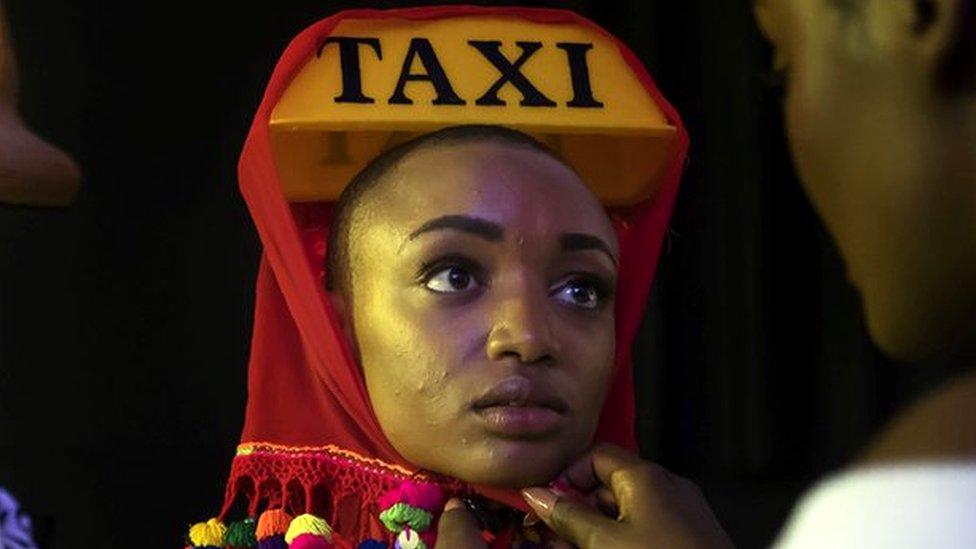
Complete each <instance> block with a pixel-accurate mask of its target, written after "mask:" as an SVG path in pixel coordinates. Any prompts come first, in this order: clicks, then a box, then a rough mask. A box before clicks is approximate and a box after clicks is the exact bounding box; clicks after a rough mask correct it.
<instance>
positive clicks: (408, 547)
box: [393, 528, 427, 549]
mask: <svg viewBox="0 0 976 549" xmlns="http://www.w3.org/2000/svg"><path fill="white" fill-rule="evenodd" d="M393 547H394V549H427V544H426V543H424V540H422V539H420V534H418V533H417V532H414V531H413V530H411V529H410V528H404V529H403V531H402V532H400V535H398V536H397V539H396V543H394V545H393Z"/></svg>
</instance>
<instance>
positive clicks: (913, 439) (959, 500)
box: [775, 373, 976, 549]
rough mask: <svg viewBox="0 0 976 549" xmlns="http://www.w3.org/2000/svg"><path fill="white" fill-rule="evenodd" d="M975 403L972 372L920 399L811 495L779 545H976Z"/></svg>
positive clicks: (794, 548) (792, 548)
mask: <svg viewBox="0 0 976 549" xmlns="http://www.w3.org/2000/svg"><path fill="white" fill-rule="evenodd" d="M974 410H976V374H973V373H969V374H966V375H965V376H962V377H960V378H957V379H954V380H952V381H950V382H948V383H946V384H944V385H943V386H942V387H940V388H938V389H936V390H935V391H933V392H931V393H930V394H928V395H927V396H925V397H923V398H922V399H920V400H919V401H918V402H916V403H915V404H914V405H912V406H911V407H909V408H908V409H906V410H905V411H904V412H902V413H901V414H899V416H898V417H897V418H896V419H895V420H894V421H893V422H892V423H891V424H890V425H889V426H888V427H887V428H886V429H884V430H883V431H882V433H881V435H880V436H879V437H877V439H876V440H875V442H874V443H873V444H871V445H870V446H869V447H868V449H867V450H866V452H865V453H864V455H863V456H862V458H861V460H860V461H859V462H858V463H857V464H855V465H854V466H852V467H851V468H849V469H847V470H845V471H842V472H840V473H837V474H835V475H832V476H829V477H827V478H826V479H824V480H822V481H821V482H819V483H818V484H817V485H816V486H814V487H813V489H811V490H810V491H809V492H807V494H806V495H804V497H803V498H802V499H801V500H800V502H799V504H798V505H797V506H796V508H795V510H794V512H793V515H792V517H791V518H790V520H789V522H788V523H787V525H786V527H785V528H784V529H783V531H782V533H781V534H780V536H779V539H778V541H777V542H776V544H775V547H776V548H777V549H799V548H805V547H810V548H813V547H833V548H843V547H949V548H951V547H976V520H974V519H976V415H974V414H973V411H974Z"/></svg>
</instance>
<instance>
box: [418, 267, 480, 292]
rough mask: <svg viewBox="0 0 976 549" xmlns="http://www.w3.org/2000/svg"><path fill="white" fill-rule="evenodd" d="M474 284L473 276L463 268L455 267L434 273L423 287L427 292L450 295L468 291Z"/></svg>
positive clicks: (475, 282)
mask: <svg viewBox="0 0 976 549" xmlns="http://www.w3.org/2000/svg"><path fill="white" fill-rule="evenodd" d="M476 284H477V281H476V280H475V278H474V275H472V274H471V273H470V272H469V271H468V270H466V269H464V268H463V267H458V266H456V265H455V266H452V267H446V268H444V269H441V270H439V271H436V272H434V273H433V275H432V276H431V277H430V278H428V279H427V282H426V283H425V284H424V285H425V286H426V287H427V289H428V290H431V291H434V292H437V293H441V294H450V293H456V292H463V291H466V290H470V289H471V288H474V287H475V285H476Z"/></svg>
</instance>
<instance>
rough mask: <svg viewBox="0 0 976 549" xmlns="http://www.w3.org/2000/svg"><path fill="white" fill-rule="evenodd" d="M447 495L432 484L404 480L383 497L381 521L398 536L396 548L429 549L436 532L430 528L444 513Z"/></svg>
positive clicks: (381, 500)
mask: <svg viewBox="0 0 976 549" xmlns="http://www.w3.org/2000/svg"><path fill="white" fill-rule="evenodd" d="M444 500H445V497H444V492H443V490H441V488H440V486H438V485H436V484H433V483H416V482H411V481H404V482H403V483H401V484H400V486H398V487H397V488H395V489H393V490H390V491H389V492H387V493H386V494H384V495H383V497H382V498H380V509H381V512H380V516H379V518H380V521H381V522H382V523H383V525H384V526H386V529H387V530H389V531H390V532H392V533H394V534H397V538H396V541H395V542H394V545H393V547H394V548H395V549H428V548H431V547H433V546H434V542H435V540H436V532H434V531H433V530H431V526H432V525H433V524H434V523H436V522H437V519H438V518H439V517H440V513H441V512H442V511H443V510H444Z"/></svg>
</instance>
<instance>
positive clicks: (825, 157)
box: [529, 0, 976, 548]
mask: <svg viewBox="0 0 976 549" xmlns="http://www.w3.org/2000/svg"><path fill="white" fill-rule="evenodd" d="M755 11H756V15H757V19H758V21H759V24H760V26H761V27H762V30H763V32H764V34H765V35H766V36H767V37H768V39H769V40H770V42H771V43H772V45H773V47H774V49H775V52H776V62H775V63H776V68H777V69H778V70H782V71H783V72H784V74H785V76H786V83H787V92H786V101H785V109H784V114H785V119H786V128H787V134H788V139H789V143H790V147H791V150H792V154H793V157H794V161H795V163H796V166H797V168H798V171H799V175H800V178H801V180H802V182H803V185H804V188H805V190H806V192H807V194H808V196H809V197H810V200H811V201H812V202H813V205H814V206H815V208H816V209H817V211H818V213H819V214H820V215H821V216H822V217H823V219H824V222H825V223H826V225H827V228H828V229H829V231H830V232H831V234H832V235H833V236H834V238H835V239H836V240H837V243H838V245H839V247H840V250H841V252H842V254H843V256H844V259H845V261H846V263H847V272H848V277H849V278H850V280H851V282H852V283H853V284H854V285H855V286H856V287H857V288H858V290H859V291H860V292H861V295H862V297H863V302H864V310H865V314H866V317H867V321H868V327H869V330H870V333H871V336H872V338H873V339H874V341H875V342H876V343H877V344H878V345H879V346H880V348H881V349H882V350H883V351H884V352H885V353H887V354H888V355H890V356H892V357H894V358H898V359H906V360H912V359H919V358H923V357H926V356H931V355H934V354H940V353H951V352H953V351H956V352H958V350H959V349H960V348H962V346H964V345H966V344H971V342H972V339H973V333H974V316H976V154H974V151H976V4H974V2H972V1H970V0H759V1H757V2H756V3H755ZM974 409H976V375H973V374H972V373H971V372H969V373H966V374H964V375H962V376H961V377H959V378H957V379H954V380H951V381H950V382H948V383H946V384H945V385H944V386H943V387H941V388H939V389H937V390H936V391H934V392H932V393H931V394H929V395H928V396H926V397H924V398H922V399H920V400H919V401H918V402H916V403H915V404H914V405H912V406H910V407H909V408H908V409H906V410H903V411H902V412H901V413H900V414H898V416H897V417H896V418H895V420H894V421H892V422H891V424H890V425H889V426H888V427H887V428H886V429H884V430H883V431H882V433H881V434H880V435H879V436H878V437H876V439H875V440H874V441H872V442H871V443H870V444H869V445H868V447H867V448H866V450H865V451H864V452H863V454H862V455H861V456H860V458H859V459H857V460H856V461H855V463H852V464H851V465H850V466H849V468H848V469H847V470H846V471H842V472H840V473H838V474H835V475H833V476H831V477H829V478H827V479H826V480H824V481H822V482H821V483H819V484H818V485H817V486H816V487H815V488H814V489H813V490H812V491H811V492H810V493H809V494H807V495H806V496H805V497H804V498H803V499H802V500H801V502H800V504H799V505H798V507H797V509H796V511H795V512H794V516H793V517H792V518H791V519H790V521H789V523H788V525H787V526H786V528H785V529H784V530H783V532H782V533H781V534H780V536H779V539H778V540H777V542H776V547H789V548H798V547H832V548H837V547H972V546H974V545H976V524H974V523H973V521H972V518H973V510H974V509H976V460H974V456H976V421H974V420H973V410H974ZM565 476H566V478H569V479H571V480H573V481H574V483H575V484H576V485H577V486H578V487H580V488H582V489H584V490H588V491H596V492H598V493H602V495H603V497H602V499H603V500H604V501H607V500H609V501H610V503H612V512H611V515H613V516H610V517H608V516H605V515H606V513H602V514H601V513H597V512H596V511H594V510H593V509H592V508H588V507H587V506H586V505H583V504H581V503H578V502H573V501H569V500H567V499H566V498H558V497H555V496H554V494H552V493H551V492H549V491H547V490H546V489H542V488H539V489H533V490H532V491H531V492H530V495H531V497H530V498H529V501H530V503H532V504H533V507H535V508H536V509H537V511H538V512H539V514H540V516H541V517H542V518H543V519H544V520H545V521H546V522H547V523H548V524H550V525H551V526H552V527H553V528H554V529H555V530H556V531H557V532H559V533H560V534H561V535H562V536H563V537H564V538H566V539H569V540H571V541H573V542H575V543H576V544H577V545H579V546H580V547H587V548H589V547H656V546H659V547H712V546H717V545H721V544H722V543H725V541H724V538H723V536H722V533H721V532H720V530H718V529H717V528H716V525H715V524H714V521H712V520H709V519H708V517H710V512H709V510H708V506H707V503H705V501H704V499H703V498H702V497H701V496H700V494H698V492H697V490H695V489H694V488H693V487H691V486H690V485H688V484H687V483H685V482H684V481H682V480H680V479H677V478H676V477H674V476H673V475H671V474H670V473H668V472H667V471H665V470H663V469H661V468H659V467H657V466H655V465H653V464H649V463H646V462H641V461H639V460H637V458H635V457H632V456H630V455H628V454H626V453H624V452H620V451H618V450H616V449H613V448H609V449H608V448H598V449H596V450H594V451H593V452H592V453H591V454H590V455H588V456H587V457H586V458H584V459H583V460H582V461H581V462H580V463H579V464H577V465H575V466H573V467H571V468H570V469H569V471H568V472H567V474H566V475H565Z"/></svg>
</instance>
